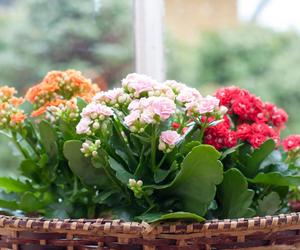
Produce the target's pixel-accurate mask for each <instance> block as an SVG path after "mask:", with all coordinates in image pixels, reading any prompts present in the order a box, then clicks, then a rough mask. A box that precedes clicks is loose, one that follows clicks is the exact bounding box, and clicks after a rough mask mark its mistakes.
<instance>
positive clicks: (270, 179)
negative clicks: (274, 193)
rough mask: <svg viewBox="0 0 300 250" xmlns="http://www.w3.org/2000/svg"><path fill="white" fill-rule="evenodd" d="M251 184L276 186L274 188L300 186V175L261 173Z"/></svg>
mask: <svg viewBox="0 0 300 250" xmlns="http://www.w3.org/2000/svg"><path fill="white" fill-rule="evenodd" d="M249 182H252V183H255V184H264V185H274V186H299V185H300V176H299V175H283V174H282V173H280V172H271V173H259V174H258V175H256V176H255V178H253V179H249Z"/></svg>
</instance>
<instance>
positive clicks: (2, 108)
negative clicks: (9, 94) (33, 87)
mask: <svg viewBox="0 0 300 250" xmlns="http://www.w3.org/2000/svg"><path fill="white" fill-rule="evenodd" d="M8 106H9V105H8V103H7V102H3V103H0V111H2V110H6V109H7V108H8Z"/></svg>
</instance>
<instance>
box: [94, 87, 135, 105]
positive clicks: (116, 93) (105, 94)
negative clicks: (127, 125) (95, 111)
mask: <svg viewBox="0 0 300 250" xmlns="http://www.w3.org/2000/svg"><path fill="white" fill-rule="evenodd" d="M93 101H94V102H97V103H101V104H103V105H107V106H110V107H115V108H120V107H123V106H126V105H128V104H129V102H130V101H131V98H130V95H129V94H127V93H125V92H124V90H123V89H122V88H115V89H112V90H108V91H101V92H98V93H97V94H96V95H95V96H94V98H93Z"/></svg>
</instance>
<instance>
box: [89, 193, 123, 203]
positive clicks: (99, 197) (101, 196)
mask: <svg viewBox="0 0 300 250" xmlns="http://www.w3.org/2000/svg"><path fill="white" fill-rule="evenodd" d="M117 192H118V191H117V190H108V191H103V192H101V193H99V194H98V195H97V196H96V197H94V198H93V202H95V203H98V204H105V202H106V200H107V199H108V198H109V197H110V196H112V195H113V194H115V193H117Z"/></svg>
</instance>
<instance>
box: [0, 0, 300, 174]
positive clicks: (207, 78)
mask: <svg viewBox="0 0 300 250" xmlns="http://www.w3.org/2000/svg"><path fill="white" fill-rule="evenodd" d="M164 2H165V19H164V22H165V23H164V24H165V27H164V30H165V45H164V46H165V61H166V77H167V78H168V79H175V80H178V81H182V82H184V83H186V84H188V85H191V86H193V87H196V88H198V89H200V91H201V92H202V93H203V94H207V93H213V91H214V90H215V89H216V88H218V87H220V86H224V85H237V86H240V87H243V88H247V89H249V90H251V91H252V92H254V93H256V94H257V95H259V96H261V97H262V98H263V99H264V100H266V101H270V102H274V103H276V104H277V105H279V106H281V107H283V108H285V109H286V110H287V111H288V112H289V114H290V121H289V124H288V129H287V130H286V133H300V116H299V115H298V112H297V111H298V110H297V109H299V107H300V70H299V69H298V67H299V65H300V36H299V32H300V15H299V13H298V12H299V8H300V1H295V0H284V1H283V0H251V1H250V0H222V1H220V0H164ZM133 11H134V6H133V1H132V0H85V1H82V0H72V1H68V0H51V1H49V0H0V31H1V37H0V84H1V85H6V84H7V85H12V86H15V87H16V88H17V89H18V91H19V94H20V95H21V94H23V93H24V92H25V91H26V89H27V88H28V87H29V86H30V85H32V84H35V83H38V82H39V81H40V80H41V79H42V78H43V76H44V75H45V74H46V73H47V72H48V71H50V70H64V69H68V68H74V69H77V70H80V71H82V72H83V73H84V74H85V75H86V76H88V77H90V78H92V79H93V81H94V82H96V83H98V84H99V86H100V87H101V88H102V89H106V88H111V87H113V86H114V85H116V84H118V83H119V82H120V80H121V79H122V78H123V77H124V76H125V75H126V74H128V73H130V72H133V71H134V34H133V33H134V28H133V25H134V24H133ZM298 63H299V64H298ZM18 161H19V156H18V155H16V154H15V153H12V151H11V148H10V143H9V141H7V139H6V138H5V137H4V136H2V135H0V175H17V173H16V171H15V169H16V166H17V164H18Z"/></svg>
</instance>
